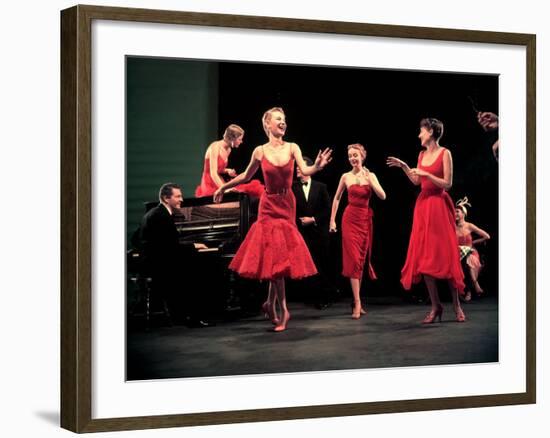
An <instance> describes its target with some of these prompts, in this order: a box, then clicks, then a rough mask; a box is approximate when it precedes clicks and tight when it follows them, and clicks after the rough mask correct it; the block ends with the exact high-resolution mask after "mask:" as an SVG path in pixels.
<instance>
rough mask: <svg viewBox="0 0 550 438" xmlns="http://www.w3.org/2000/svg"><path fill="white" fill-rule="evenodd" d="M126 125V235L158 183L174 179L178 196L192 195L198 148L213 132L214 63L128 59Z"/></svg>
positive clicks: (197, 170)
mask: <svg viewBox="0 0 550 438" xmlns="http://www.w3.org/2000/svg"><path fill="white" fill-rule="evenodd" d="M126 123H127V125H126V226H127V228H126V230H127V236H128V237H130V236H131V234H132V233H133V232H134V230H135V229H136V228H137V227H138V226H139V223H140V220H141V218H142V216H143V213H144V202H146V201H153V200H155V199H157V198H158V189H159V187H160V186H161V185H162V184H163V183H165V182H175V183H177V184H180V185H181V186H182V187H183V191H184V196H193V195H194V191H195V187H196V186H197V185H198V183H199V182H200V177H201V173H202V165H203V155H204V151H205V150H206V147H207V146H208V144H209V143H210V142H212V141H213V140H216V139H217V138H218V136H219V132H218V66H217V64H216V63H212V62H193V61H184V60H172V59H158V58H154V59H153V58H136V57H128V58H127V61H126ZM127 242H129V238H128V239H127ZM129 245H130V244H129V243H128V246H129Z"/></svg>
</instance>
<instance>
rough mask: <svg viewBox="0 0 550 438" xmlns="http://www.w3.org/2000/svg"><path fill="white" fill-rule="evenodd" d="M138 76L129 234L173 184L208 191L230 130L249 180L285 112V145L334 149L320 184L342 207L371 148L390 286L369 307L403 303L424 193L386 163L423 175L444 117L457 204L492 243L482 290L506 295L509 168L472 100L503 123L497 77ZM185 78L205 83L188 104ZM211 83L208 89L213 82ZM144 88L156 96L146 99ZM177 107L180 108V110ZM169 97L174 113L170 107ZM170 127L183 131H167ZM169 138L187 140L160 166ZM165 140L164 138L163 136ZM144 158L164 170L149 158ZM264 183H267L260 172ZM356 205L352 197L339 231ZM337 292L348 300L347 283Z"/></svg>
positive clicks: (320, 72)
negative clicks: (267, 122) (268, 128)
mask: <svg viewBox="0 0 550 438" xmlns="http://www.w3.org/2000/svg"><path fill="white" fill-rule="evenodd" d="M127 66H128V90H127V91H128V96H129V98H128V100H127V104H128V106H127V115H128V135H127V148H128V149H127V150H128V155H127V166H128V169H127V175H128V178H127V192H128V198H127V200H128V205H127V212H128V216H127V227H128V233H131V232H132V231H133V229H135V227H136V226H137V224H138V223H139V219H140V217H141V214H142V213H143V210H142V205H141V202H143V201H148V200H152V199H155V197H156V191H157V190H158V187H159V186H160V184H162V183H163V182H165V181H167V180H175V182H178V183H181V184H182V185H183V186H184V192H185V194H187V195H189V194H191V193H192V192H194V188H195V186H196V185H197V184H198V183H199V180H200V171H201V169H202V156H203V154H204V151H205V149H206V147H207V146H208V144H209V143H210V142H211V141H213V140H216V139H219V138H221V135H222V134H223V130H224V128H225V127H226V126H227V125H228V124H230V123H236V124H238V125H240V126H242V127H243V128H244V129H245V131H246V133H245V138H244V143H243V144H242V145H241V146H240V148H239V149H238V150H234V151H233V152H232V154H231V156H230V159H229V166H230V167H232V168H235V169H236V170H237V171H238V172H240V171H242V170H244V168H245V166H246V165H247V164H248V162H249V160H250V154H251V152H252V150H253V149H254V147H255V146H257V145H260V144H263V143H265V141H266V136H265V133H264V132H263V130H262V126H261V117H262V114H263V112H264V111H265V110H266V109H268V108H271V107H273V106H281V107H282V108H283V109H284V110H285V113H286V117H287V123H288V129H287V134H286V136H285V139H286V140H287V141H291V142H295V143H297V144H298V145H299V146H300V147H301V149H302V152H303V154H304V155H309V156H310V157H312V158H315V155H316V153H317V151H318V150H319V148H324V147H327V146H328V147H331V148H333V149H334V153H333V155H334V159H333V162H332V163H331V164H330V165H329V166H328V167H327V168H326V169H324V170H323V171H322V172H320V173H318V174H317V175H315V176H314V178H316V179H318V180H320V181H323V182H325V183H326V184H327V185H328V189H329V194H330V195H331V196H332V195H334V192H335V190H336V187H337V184H338V180H339V178H340V176H341V174H342V173H343V172H346V171H348V170H349V169H350V165H349V163H348V162H347V149H346V147H347V145H348V144H350V143H356V142H359V143H362V144H363V145H365V146H366V148H367V154H368V155H367V160H366V166H367V167H368V168H369V169H370V170H371V171H373V172H375V173H376V175H377V176H378V179H379V180H380V183H381V184H382V186H383V188H384V189H385V191H386V194H387V200H386V201H380V200H378V199H377V198H373V200H372V207H373V209H374V214H375V217H374V245H373V264H374V267H375V270H376V271H377V274H378V277H379V279H378V280H377V281H374V282H372V281H369V280H366V281H365V282H364V289H365V290H366V294H367V296H369V297H376V296H378V297H384V296H396V295H401V294H402V293H403V290H402V288H401V285H400V283H399V278H400V270H401V267H402V265H403V262H404V260H405V255H406V251H407V245H408V238H409V233H410V229H411V221H412V213H413V207H414V203H415V199H416V196H417V193H418V192H419V187H415V186H413V185H412V184H411V183H410V182H409V181H408V179H407V178H406V176H405V175H404V173H403V172H402V171H401V170H399V169H395V168H392V169H390V168H388V167H386V164H385V161H386V157H387V156H389V155H393V156H397V157H399V158H401V159H403V160H405V161H406V162H407V163H408V164H409V165H410V166H411V167H415V166H416V160H417V157H418V153H419V152H420V150H421V147H420V143H419V140H418V138H417V135H418V131H419V126H418V125H419V121H420V120H421V119H422V118H423V117H436V118H438V119H440V120H442V121H443V123H444V124H445V132H444V134H443V137H442V139H441V141H440V144H441V145H442V146H445V147H448V148H449V149H450V150H451V152H452V154H453V160H454V184H453V187H452V189H451V190H450V192H449V193H450V195H451V197H452V198H453V200H454V201H456V200H457V199H459V198H461V197H463V196H468V198H469V199H470V201H471V203H472V205H473V208H471V209H470V211H469V216H468V219H467V220H469V221H471V222H473V223H475V224H476V225H478V226H479V227H481V228H483V229H485V230H486V231H488V232H489V234H491V236H492V240H491V241H489V243H488V244H487V245H486V246H482V247H481V248H478V249H479V250H480V252H481V254H482V256H483V257H484V258H485V260H486V268H485V270H484V271H482V274H481V277H480V283H481V285H482V286H483V287H484V289H485V290H486V292H488V293H490V294H496V293H497V278H498V266H497V263H498V244H497V241H498V164H497V162H496V161H495V159H494V158H493V156H492V153H491V145H492V144H493V142H494V140H495V139H496V137H495V135H494V134H488V133H485V132H484V131H483V130H482V129H481V127H480V126H479V125H478V123H477V120H476V114H475V111H474V109H473V106H472V102H471V101H470V99H469V96H470V97H471V98H472V99H473V101H474V103H475V105H476V107H477V108H478V109H479V110H483V111H493V112H496V113H498V77H496V76H489V75H479V74H450V73H433V72H411V71H388V70H370V69H358V68H334V67H311V66H295V65H273V64H248V63H215V62H212V63H209V62H198V61H183V60H163V59H139V58H136V59H133V61H132V63H130V62H129V63H128V64H127ZM159 66H162V67H159ZM175 71H176V73H174V72H175ZM186 71H194V72H195V73H197V72H198V73H197V75H196V76H195V82H194V83H193V87H192V90H191V91H189V92H188V94H187V95H185V94H184V95H182V94H181V92H180V91H181V88H182V87H184V88H187V89H188V90H189V82H188V81H187V80H186V79H185V75H184V76H182V78H183V79H182V78H179V79H178V74H179V73H177V72H181V74H182V75H183V74H184V72H186ZM201 72H203V73H202V76H201ZM205 72H208V75H207V76H205V75H206V73H205ZM185 74H187V73H185ZM162 75H164V76H162ZM205 77H207V78H209V79H208V80H204V78H205ZM130 78H133V80H132V81H131V80H130ZM167 78H168V79H170V78H171V80H167ZM213 78H215V79H213ZM180 79H182V80H180ZM151 84H154V86H151ZM144 87H145V88H144ZM212 87H214V88H215V89H212ZM143 89H145V90H147V95H144V92H143ZM170 90H172V92H173V93H175V94H171V93H170ZM174 96H179V97H178V99H176V100H174ZM196 96H199V97H198V98H197V99H198V100H195V98H196ZM201 96H202V97H201ZM204 96H207V98H206V99H205V98H204ZM130 97H131V99H130ZM167 97H168V100H169V101H173V102H174V104H173V105H165V104H164V103H163V102H164V101H163V99H166V98H167ZM151 102H152V103H151ZM151 104H153V106H154V108H155V113H154V116H151V115H150V106H151ZM148 108H149V109H148ZM214 109H217V119H216V120H212V118H215V117H216V116H215V115H214V113H215V112H214ZM174 111H176V112H178V113H177V114H174ZM180 111H181V114H180V113H179V112H180ZM185 113H187V114H188V115H189V117H191V121H190V122H189V121H188V122H187V123H184V126H185V127H182V126H179V124H178V122H177V121H180V120H184V119H186V118H187V117H188V116H184V114H185ZM197 117H198V118H199V119H200V123H199V122H197V121H196V120H198V119H197ZM151 119H154V120H153V121H152V120H151ZM166 119H168V120H173V121H174V123H172V125H170V126H166V122H165V121H166ZM155 120H156V121H157V122H155ZM142 123H145V126H142ZM182 123H183V122H182ZM136 129H137V130H138V131H140V132H146V133H147V136H148V138H151V142H150V143H149V144H146V142H144V141H142V140H140V137H142V136H143V135H144V134H142V135H141V136H140V135H139V134H136V132H135V131H134V130H136ZM166 129H168V130H173V131H174V132H175V133H176V134H174V135H175V138H176V142H175V143H173V144H174V147H172V148H169V153H167V154H164V155H163V156H160V154H158V153H157V149H156V147H155V146H154V143H156V142H158V141H159V140H162V138H165V137H166V136H167V132H166ZM188 130H191V131H193V130H201V135H200V136H198V137H197V136H196V135H195V137H191V138H188V136H189V135H194V133H193V132H191V133H189V132H187V131H188ZM155 133H158V134H159V135H160V134H162V135H161V136H160V137H155ZM178 133H179V134H178ZM199 141H200V143H199ZM178 142H181V144H178ZM136 145H139V147H136ZM136 151H139V154H140V155H141V156H142V158H141V160H138V161H139V162H141V163H142V166H141V167H140V168H137V167H136V166H135V164H134V163H135V162H136V157H135V156H134V154H135V153H137V152H136ZM144 154H145V156H150V157H154V159H153V158H151V159H147V158H144ZM175 162H178V163H184V164H181V168H180V169H179V172H178V171H175V170H174V163H175ZM164 168H167V169H172V171H171V173H170V174H164V173H163V170H162V169H164ZM151 172H153V173H154V175H155V178H144V177H143V175H141V174H142V173H146V174H148V175H151ZM256 177H258V178H260V179H261V175H260V173H258V174H257V175H256ZM145 180H147V181H146V182H147V184H144V181H145ZM135 187H139V189H136V188H135ZM130 204H131V205H130ZM345 205H346V200H345V196H344V199H343V202H341V204H340V210H339V215H338V219H337V222H338V224H340V218H341V215H342V212H343V210H344V208H345ZM331 239H332V240H331V257H332V258H333V260H334V263H333V266H334V268H335V275H336V276H337V278H339V276H338V271H339V269H340V263H341V254H340V251H341V249H340V248H341V247H340V240H339V239H340V235H339V234H336V235H333V236H331ZM365 278H366V277H365ZM338 281H339V283H340V285H341V286H342V288H343V290H344V291H345V293H347V291H348V290H349V289H347V288H348V286H347V283H346V282H345V281H342V280H341V279H339V280H338ZM424 289H425V287H424V285H422V284H420V286H419V287H416V288H415V289H414V290H413V292H414V293H417V294H419V295H422V294H424ZM405 296H410V295H409V294H406V295H405ZM289 298H292V297H289Z"/></svg>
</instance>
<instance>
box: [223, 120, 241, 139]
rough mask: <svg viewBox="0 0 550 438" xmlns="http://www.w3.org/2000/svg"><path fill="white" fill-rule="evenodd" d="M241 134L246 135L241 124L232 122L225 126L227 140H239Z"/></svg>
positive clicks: (224, 135)
mask: <svg viewBox="0 0 550 438" xmlns="http://www.w3.org/2000/svg"><path fill="white" fill-rule="evenodd" d="M241 135H244V129H243V128H241V127H240V126H239V125H235V124H231V125H229V126H228V127H227V128H225V132H224V133H223V139H224V140H225V141H229V142H231V141H234V140H237V139H238V138H239V137H240V136H241Z"/></svg>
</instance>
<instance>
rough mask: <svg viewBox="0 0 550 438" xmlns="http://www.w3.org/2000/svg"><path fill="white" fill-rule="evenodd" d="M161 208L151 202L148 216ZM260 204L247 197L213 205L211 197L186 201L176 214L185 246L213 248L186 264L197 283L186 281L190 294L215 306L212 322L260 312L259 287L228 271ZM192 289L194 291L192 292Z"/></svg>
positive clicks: (226, 198)
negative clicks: (200, 244) (154, 209)
mask: <svg viewBox="0 0 550 438" xmlns="http://www.w3.org/2000/svg"><path fill="white" fill-rule="evenodd" d="M156 205H158V201H156V202H146V203H145V211H146V212H147V211H148V210H150V209H151V208H153V207H155V206H156ZM256 212H257V202H255V201H251V199H250V198H249V196H248V195H246V194H243V193H237V192H230V193H226V194H225V195H224V199H223V201H222V202H221V203H219V204H216V203H214V202H213V199H212V197H211V196H208V197H201V198H185V199H184V202H183V205H182V206H181V208H179V209H176V210H175V211H174V212H173V215H172V217H173V219H174V223H175V225H176V228H177V230H178V233H179V241H180V243H182V244H183V243H204V244H205V245H206V246H207V247H208V248H207V249H199V250H197V251H196V252H194V253H189V252H187V254H188V255H187V256H186V257H189V259H185V260H183V263H185V264H186V265H187V267H189V266H191V267H192V269H186V270H185V271H186V272H190V271H191V272H192V273H193V274H192V275H193V277H194V278H182V280H181V281H182V282H184V285H186V284H189V285H191V284H192V285H195V286H193V287H190V290H189V293H196V294H201V295H202V294H204V296H206V297H207V299H208V302H209V304H211V306H212V309H213V313H214V315H211V316H212V317H223V318H226V317H228V316H229V315H228V314H229V313H232V314H233V315H235V316H238V315H240V314H241V313H243V312H244V313H248V311H249V310H250V312H251V313H252V312H256V311H257V309H258V306H259V305H258V303H257V300H258V299H261V298H263V297H262V296H261V294H257V293H255V288H257V287H258V286H257V284H255V283H254V282H251V281H250V280H243V279H240V278H239V277H238V276H236V275H235V274H234V273H233V272H232V271H230V270H229V269H228V265H229V263H230V262H231V260H232V258H233V256H234V255H235V252H236V251H237V249H238V248H239V246H240V244H241V242H242V241H243V239H244V238H245V236H246V234H247V232H248V230H249V228H250V226H251V224H252V223H253V222H254V220H255V218H256ZM191 289H192V290H191Z"/></svg>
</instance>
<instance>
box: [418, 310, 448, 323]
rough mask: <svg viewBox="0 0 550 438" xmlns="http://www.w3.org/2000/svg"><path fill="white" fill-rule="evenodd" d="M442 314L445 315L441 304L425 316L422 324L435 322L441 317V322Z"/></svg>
mask: <svg viewBox="0 0 550 438" xmlns="http://www.w3.org/2000/svg"><path fill="white" fill-rule="evenodd" d="M442 315H443V306H440V307H439V308H437V309H436V310H432V311H431V312H430V313H428V314H427V315H426V317H425V318H424V320H423V321H422V324H433V323H434V322H435V320H436V319H437V318H439V322H441V316H442Z"/></svg>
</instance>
